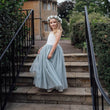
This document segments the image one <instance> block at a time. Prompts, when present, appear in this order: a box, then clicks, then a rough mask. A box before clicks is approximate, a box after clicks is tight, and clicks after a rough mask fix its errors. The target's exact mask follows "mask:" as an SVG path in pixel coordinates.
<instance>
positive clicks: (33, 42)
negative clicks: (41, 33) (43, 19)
mask: <svg viewBox="0 0 110 110" xmlns="http://www.w3.org/2000/svg"><path fill="white" fill-rule="evenodd" d="M31 20H32V40H33V41H32V44H33V45H34V44H35V39H34V10H32V19H31Z"/></svg>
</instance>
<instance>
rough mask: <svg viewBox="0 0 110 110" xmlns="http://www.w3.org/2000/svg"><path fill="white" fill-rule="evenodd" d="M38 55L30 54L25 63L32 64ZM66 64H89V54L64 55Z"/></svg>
mask: <svg viewBox="0 0 110 110" xmlns="http://www.w3.org/2000/svg"><path fill="white" fill-rule="evenodd" d="M36 56H37V54H28V56H27V59H26V60H25V62H32V61H33V60H34V59H35V57H36ZM64 58H65V62H72V61H73V62H75V61H76V62H84V61H85V62H87V61H88V58H87V54H86V53H72V54H64Z"/></svg>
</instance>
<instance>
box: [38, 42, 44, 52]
mask: <svg viewBox="0 0 110 110" xmlns="http://www.w3.org/2000/svg"><path fill="white" fill-rule="evenodd" d="M44 45H45V44H44ZM44 45H43V46H42V47H41V48H40V49H39V50H38V54H39V53H40V51H41V49H42V48H43V47H44Z"/></svg>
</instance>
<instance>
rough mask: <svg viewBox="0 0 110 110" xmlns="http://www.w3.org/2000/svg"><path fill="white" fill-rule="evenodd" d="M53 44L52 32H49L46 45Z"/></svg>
mask: <svg viewBox="0 0 110 110" xmlns="http://www.w3.org/2000/svg"><path fill="white" fill-rule="evenodd" d="M54 43H55V35H54V33H53V32H50V34H49V36H48V39H47V44H49V45H53V44H54Z"/></svg>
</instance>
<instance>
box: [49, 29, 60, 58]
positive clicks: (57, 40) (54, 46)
mask: <svg viewBox="0 0 110 110" xmlns="http://www.w3.org/2000/svg"><path fill="white" fill-rule="evenodd" d="M61 35H62V32H61V31H60V30H59V31H58V32H57V33H56V35H55V36H56V40H55V43H54V45H53V46H52V49H51V51H50V53H49V55H48V59H50V58H51V57H52V55H53V53H54V51H55V49H56V47H57V44H58V42H59V40H60V38H61Z"/></svg>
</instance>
